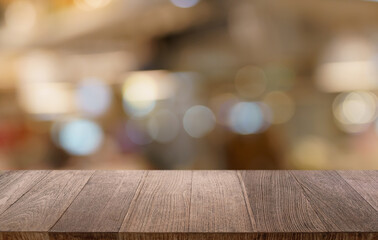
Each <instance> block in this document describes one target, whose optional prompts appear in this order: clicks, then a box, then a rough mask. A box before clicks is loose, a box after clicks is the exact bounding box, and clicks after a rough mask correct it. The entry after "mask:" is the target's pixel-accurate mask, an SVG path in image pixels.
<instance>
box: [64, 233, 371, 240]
mask: <svg viewBox="0 0 378 240" xmlns="http://www.w3.org/2000/svg"><path fill="white" fill-rule="evenodd" d="M377 237H378V235H377V234H376V233H279V232H277V233H127V234H125V238H124V240H126V239H127V240H152V239H153V240H376V239H377ZM62 240H63V239H62Z"/></svg>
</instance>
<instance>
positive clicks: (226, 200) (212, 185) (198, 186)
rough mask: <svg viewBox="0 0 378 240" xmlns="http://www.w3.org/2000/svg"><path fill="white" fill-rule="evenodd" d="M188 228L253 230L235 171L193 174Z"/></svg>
mask: <svg viewBox="0 0 378 240" xmlns="http://www.w3.org/2000/svg"><path fill="white" fill-rule="evenodd" d="M189 231H190V232H249V231H253V227H252V223H251V220H250V217H249V215H248V210H247V206H246V203H245V200H244V195H243V191H242V188H241V185H240V181H239V178H238V176H237V173H236V171H195V172H194V173H193V187H192V198H191V207H190V230H189Z"/></svg>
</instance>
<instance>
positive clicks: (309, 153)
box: [290, 135, 332, 169]
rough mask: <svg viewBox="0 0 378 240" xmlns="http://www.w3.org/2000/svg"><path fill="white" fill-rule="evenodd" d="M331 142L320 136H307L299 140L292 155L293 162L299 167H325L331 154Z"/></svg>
mask: <svg viewBox="0 0 378 240" xmlns="http://www.w3.org/2000/svg"><path fill="white" fill-rule="evenodd" d="M330 146H331V144H329V142H327V141H326V140H325V139H323V138H321V137H319V136H313V135H309V136H305V137H302V138H301V139H300V141H298V142H297V143H296V144H295V146H294V149H293V151H292V153H291V156H290V161H291V163H292V164H293V165H294V166H295V168H299V169H324V168H326V167H327V166H328V160H329V158H330V156H331V152H332V148H331V147H330Z"/></svg>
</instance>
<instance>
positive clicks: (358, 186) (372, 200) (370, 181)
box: [337, 170, 378, 211]
mask: <svg viewBox="0 0 378 240" xmlns="http://www.w3.org/2000/svg"><path fill="white" fill-rule="evenodd" d="M337 172H338V173H339V174H340V175H341V177H342V178H343V179H344V180H345V181H347V182H348V183H349V185H351V186H352V187H353V188H354V189H355V190H356V191H357V192H358V193H359V194H360V195H361V196H362V197H363V198H364V199H365V200H366V201H367V202H368V203H369V204H370V205H371V206H372V207H373V208H374V209H375V210H376V211H378V171H377V170H371V171H362V170H360V171H357V170H355V171H337Z"/></svg>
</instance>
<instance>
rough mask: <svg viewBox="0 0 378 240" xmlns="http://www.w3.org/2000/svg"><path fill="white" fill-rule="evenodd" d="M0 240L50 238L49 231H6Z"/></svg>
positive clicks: (0, 235) (44, 239)
mask: <svg viewBox="0 0 378 240" xmlns="http://www.w3.org/2000/svg"><path fill="white" fill-rule="evenodd" d="M0 240H49V235H48V233H47V232H4V233H2V234H0Z"/></svg>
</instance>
